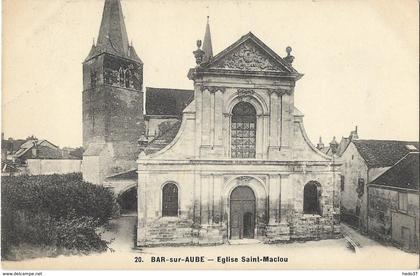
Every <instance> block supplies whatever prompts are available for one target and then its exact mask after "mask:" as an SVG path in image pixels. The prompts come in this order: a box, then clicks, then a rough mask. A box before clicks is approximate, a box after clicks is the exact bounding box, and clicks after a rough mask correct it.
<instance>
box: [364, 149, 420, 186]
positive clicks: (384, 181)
mask: <svg viewBox="0 0 420 276" xmlns="http://www.w3.org/2000/svg"><path fill="white" fill-rule="evenodd" d="M372 184H377V185H383V186H393V187H399V188H405V189H414V190H418V189H419V153H418V152H410V153H408V154H407V155H405V156H404V157H403V158H402V159H400V160H399V161H398V162H397V163H396V164H395V165H394V166H392V167H391V168H390V169H389V170H387V171H386V172H384V173H383V174H382V175H380V176H379V177H377V178H376V179H375V180H373V181H372Z"/></svg>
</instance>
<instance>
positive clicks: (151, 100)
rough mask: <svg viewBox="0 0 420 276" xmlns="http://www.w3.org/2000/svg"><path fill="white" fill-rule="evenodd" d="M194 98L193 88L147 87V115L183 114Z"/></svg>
mask: <svg viewBox="0 0 420 276" xmlns="http://www.w3.org/2000/svg"><path fill="white" fill-rule="evenodd" d="M193 99H194V91H193V90H185V89H172V88H152V87H146V115H173V116H181V115H182V111H183V110H184V108H185V107H187V105H188V104H190V103H191V102H192V100H193Z"/></svg>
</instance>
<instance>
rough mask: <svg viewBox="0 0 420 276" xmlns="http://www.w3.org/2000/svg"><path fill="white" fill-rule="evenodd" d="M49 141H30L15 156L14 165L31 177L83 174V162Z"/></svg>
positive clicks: (69, 151) (70, 151)
mask: <svg viewBox="0 0 420 276" xmlns="http://www.w3.org/2000/svg"><path fill="white" fill-rule="evenodd" d="M72 152H73V151H72V150H71V149H67V150H62V149H60V148H59V147H58V146H56V145H54V144H53V143H51V142H49V141H47V140H38V139H29V140H27V141H26V142H25V143H23V144H22V145H21V146H20V148H19V149H18V150H17V151H16V152H15V153H14V154H13V156H12V158H13V162H12V163H13V165H14V166H15V167H16V168H18V169H19V170H20V171H21V172H22V173H25V174H31V175H40V174H54V173H59V174H64V173H74V172H81V170H82V168H81V166H82V161H81V159H80V158H77V156H74V155H72ZM9 166H10V165H9Z"/></svg>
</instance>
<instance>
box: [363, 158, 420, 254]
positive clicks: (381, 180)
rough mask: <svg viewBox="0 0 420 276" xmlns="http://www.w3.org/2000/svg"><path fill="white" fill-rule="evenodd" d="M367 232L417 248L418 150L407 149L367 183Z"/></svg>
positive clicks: (404, 246) (402, 246)
mask: <svg viewBox="0 0 420 276" xmlns="http://www.w3.org/2000/svg"><path fill="white" fill-rule="evenodd" d="M368 202H369V203H368V206H369V208H368V232H369V235H370V236H373V237H375V238H380V239H382V240H386V241H391V242H392V243H394V244H396V245H397V246H398V247H400V248H402V249H404V250H406V251H418V250H419V152H410V153H408V154H407V155H406V156H404V157H403V158H402V159H401V160H399V161H398V162H397V163H396V164H395V165H394V166H392V167H391V168H390V169H389V170H387V171H386V172H384V173H383V174H382V175H380V176H379V177H377V178H376V179H375V180H373V181H372V182H371V183H369V184H368Z"/></svg>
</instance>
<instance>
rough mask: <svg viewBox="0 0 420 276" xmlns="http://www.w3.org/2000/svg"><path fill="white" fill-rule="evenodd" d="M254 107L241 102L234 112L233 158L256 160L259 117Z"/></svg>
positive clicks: (232, 130) (232, 132)
mask: <svg viewBox="0 0 420 276" xmlns="http://www.w3.org/2000/svg"><path fill="white" fill-rule="evenodd" d="M256 114H257V113H256V111H255V108H254V106H252V104H250V103H247V102H240V103H238V104H237V105H235V106H234V107H233V110H232V126H231V141H232V142H231V152H232V153H231V155H232V158H255V145H256V133H257V115H256Z"/></svg>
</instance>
